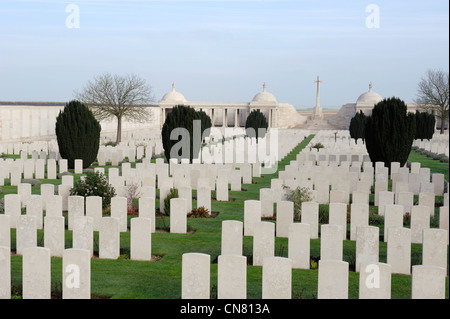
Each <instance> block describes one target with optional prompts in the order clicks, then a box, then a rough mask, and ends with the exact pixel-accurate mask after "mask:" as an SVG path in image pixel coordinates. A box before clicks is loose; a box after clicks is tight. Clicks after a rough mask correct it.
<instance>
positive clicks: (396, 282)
mask: <svg viewBox="0 0 450 319" xmlns="http://www.w3.org/2000/svg"><path fill="white" fill-rule="evenodd" d="M311 139H312V136H310V137H308V138H307V139H306V140H304V141H303V142H302V143H300V144H299V145H298V146H297V147H296V148H295V149H294V150H293V151H292V152H291V153H290V154H288V155H287V156H286V157H285V158H284V159H283V160H282V161H281V162H280V163H279V164H278V170H283V169H284V167H285V166H286V165H288V164H289V162H290V161H291V160H293V159H295V156H296V154H297V153H298V152H299V151H300V150H301V149H302V148H303V147H305V146H306V145H307V144H308V142H309V141H310V140H311ZM414 161H416V160H414ZM421 163H422V166H426V165H432V164H433V165H434V164H436V163H428V162H425V161H424V162H421ZM436 169H439V168H436V167H434V166H433V168H432V171H434V170H436ZM447 170H448V164H447ZM447 174H448V172H447ZM276 177H278V174H277V173H275V174H271V175H264V176H262V177H260V178H254V183H252V184H245V185H243V186H242V187H243V190H242V191H240V192H234V191H230V192H229V198H230V199H232V200H230V201H228V202H217V201H212V211H218V212H219V215H218V216H217V217H216V218H211V219H188V230H193V232H191V233H188V234H170V233H167V232H156V233H153V234H152V254H153V255H155V256H159V257H160V259H159V260H158V261H150V262H142V261H133V260H129V259H127V258H126V256H129V247H130V233H129V232H126V233H121V244H120V245H121V255H122V256H124V257H125V258H120V259H118V260H101V259H98V258H93V259H92V260H91V293H92V297H93V298H114V299H179V298H181V257H182V255H183V254H184V253H190V252H197V253H205V254H209V255H210V256H211V261H212V264H211V289H212V290H214V289H215V288H216V287H217V264H216V263H215V262H214V261H215V260H216V259H217V256H219V255H220V250H221V224H222V221H224V220H239V221H243V216H244V200H247V199H259V190H260V189H261V188H267V187H270V181H271V179H272V178H276ZM77 178H79V176H76V179H77ZM44 182H45V183H49V182H50V183H53V184H59V183H60V180H53V181H48V180H45V181H44ZM2 188H3V194H1V195H0V196H3V195H4V194H5V193H10V192H16V189H17V188H14V187H12V186H4V187H2ZM33 193H36V194H39V188H38V187H33ZM194 196H195V192H194ZM156 207H159V205H158V200H157V203H156ZM193 207H195V201H194V204H193ZM372 208H373V207H371V209H372ZM66 218H67V216H66ZM131 218H132V217H131V216H129V220H128V222H130V219H131ZM156 222H157V225H163V224H165V225H169V218H168V217H166V218H164V219H163V218H161V217H158V218H157V220H156ZM380 234H383V228H382V225H381V227H380ZM94 238H95V239H94V240H95V245H94V250H95V253H98V233H97V232H95V234H94ZM65 240H66V243H65V246H66V248H71V247H72V232H71V231H68V230H66V233H65ZM11 245H12V248H13V249H14V248H15V230H14V229H12V230H11ZM38 245H39V246H43V232H42V231H41V230H40V231H38ZM243 245H244V247H243V252H244V255H245V256H247V258H248V259H250V258H251V255H252V249H253V238H252V237H247V236H245V237H244V240H243ZM287 245H288V241H287V239H286V238H278V237H277V238H276V239H275V254H276V255H277V256H284V257H287ZM343 249H344V252H343V256H344V260H345V261H348V262H349V264H350V268H351V267H352V265H354V262H355V249H356V243H355V242H354V241H349V240H346V241H344V243H343ZM411 249H412V264H413V265H414V264H421V254H422V245H419V244H413V245H412V246H411ZM311 256H313V257H318V256H320V240H319V239H312V240H311ZM379 257H380V262H386V243H384V242H380V256H379ZM11 274H12V282H13V285H14V287H15V288H14V289H16V288H17V289H18V290H19V291H20V287H21V283H22V257H21V256H15V255H13V256H12V257H11ZM61 280H62V260H61V258H52V283H53V285H55V286H57V285H60V284H61ZM317 282H318V271H317V269H310V270H300V269H293V271H292V297H293V298H298V299H313V298H316V297H317ZM446 285H447V286H446V298H448V297H449V293H448V291H449V287H448V285H449V283H448V277H447V279H446ZM358 287H359V274H358V273H355V272H353V271H350V273H349V298H351V299H357V298H358V290H359V289H358ZM211 295H212V296H214V293H212V294H211ZM261 296H262V268H261V267H257V266H251V265H249V266H247V297H248V298H249V299H259V298H261ZM392 298H393V299H409V298H411V276H405V275H392Z"/></svg>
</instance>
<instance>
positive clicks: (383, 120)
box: [365, 97, 416, 168]
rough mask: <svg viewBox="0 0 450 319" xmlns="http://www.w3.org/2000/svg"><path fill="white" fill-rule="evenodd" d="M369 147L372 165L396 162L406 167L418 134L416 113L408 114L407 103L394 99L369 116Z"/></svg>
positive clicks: (367, 142) (367, 139) (388, 165)
mask: <svg viewBox="0 0 450 319" xmlns="http://www.w3.org/2000/svg"><path fill="white" fill-rule="evenodd" d="M365 127H366V128H365V139H366V140H365V143H366V148H367V152H368V153H369V156H370V159H371V161H372V163H375V162H384V166H385V167H388V168H390V167H391V163H392V162H400V165H401V166H403V165H405V163H406V161H407V159H408V156H409V153H410V152H411V146H412V143H413V141H414V136H415V133H416V122H415V117H414V114H413V113H407V106H406V103H405V102H404V101H402V100H400V99H398V98H395V97H392V98H388V99H384V100H383V101H381V102H379V103H378V104H377V105H375V107H374V108H373V110H372V115H370V116H368V118H367V122H366V126H365Z"/></svg>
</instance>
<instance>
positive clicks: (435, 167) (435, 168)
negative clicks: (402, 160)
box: [408, 150, 449, 182]
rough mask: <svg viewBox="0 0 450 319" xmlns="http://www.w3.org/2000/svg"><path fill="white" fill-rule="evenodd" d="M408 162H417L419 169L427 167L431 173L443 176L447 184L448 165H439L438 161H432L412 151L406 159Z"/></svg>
mask: <svg viewBox="0 0 450 319" xmlns="http://www.w3.org/2000/svg"><path fill="white" fill-rule="evenodd" d="M408 161H410V162H419V163H420V164H421V167H429V168H430V171H431V173H438V174H444V178H445V180H446V181H447V182H448V181H449V179H448V168H449V163H441V162H440V161H437V160H434V159H432V158H430V157H427V156H426V155H423V154H420V153H418V152H416V151H414V150H412V151H411V153H410V154H409V157H408Z"/></svg>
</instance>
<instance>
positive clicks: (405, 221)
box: [403, 212, 411, 226]
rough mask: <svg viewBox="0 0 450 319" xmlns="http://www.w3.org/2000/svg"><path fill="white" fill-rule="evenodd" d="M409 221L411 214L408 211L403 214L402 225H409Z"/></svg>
mask: <svg viewBox="0 0 450 319" xmlns="http://www.w3.org/2000/svg"><path fill="white" fill-rule="evenodd" d="M410 223H411V214H410V213H409V212H406V213H405V214H404V215H403V225H404V226H409V224H410Z"/></svg>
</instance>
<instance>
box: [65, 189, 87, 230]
mask: <svg viewBox="0 0 450 319" xmlns="http://www.w3.org/2000/svg"><path fill="white" fill-rule="evenodd" d="M67 216H68V220H67V228H68V230H73V220H74V218H75V217H76V216H84V197H83V196H78V195H73V196H69V197H67Z"/></svg>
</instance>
